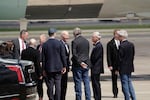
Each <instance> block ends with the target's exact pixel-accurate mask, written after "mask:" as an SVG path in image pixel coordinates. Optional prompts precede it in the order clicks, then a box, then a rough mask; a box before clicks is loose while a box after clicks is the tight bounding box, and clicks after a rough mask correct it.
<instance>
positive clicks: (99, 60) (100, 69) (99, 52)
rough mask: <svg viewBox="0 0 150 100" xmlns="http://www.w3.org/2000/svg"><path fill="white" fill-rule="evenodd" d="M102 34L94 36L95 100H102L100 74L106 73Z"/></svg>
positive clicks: (92, 69) (93, 72)
mask: <svg viewBox="0 0 150 100" xmlns="http://www.w3.org/2000/svg"><path fill="white" fill-rule="evenodd" d="M100 39H101V34H100V33H99V32H94V33H93V35H92V42H93V45H94V48H93V50H92V53H91V58H90V60H91V80H92V88H93V93H94V99H95V100H101V85H100V74H101V73H104V66H103V46H102V44H101V42H100Z"/></svg>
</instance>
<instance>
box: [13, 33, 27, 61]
mask: <svg viewBox="0 0 150 100" xmlns="http://www.w3.org/2000/svg"><path fill="white" fill-rule="evenodd" d="M28 35H29V33H28V31H27V30H22V31H20V36H19V38H17V39H14V40H12V42H13V44H14V48H13V58H14V59H19V58H20V55H21V52H22V50H24V49H26V48H27V43H26V39H27V38H28Z"/></svg>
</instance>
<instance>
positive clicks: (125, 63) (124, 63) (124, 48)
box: [119, 40, 135, 74]
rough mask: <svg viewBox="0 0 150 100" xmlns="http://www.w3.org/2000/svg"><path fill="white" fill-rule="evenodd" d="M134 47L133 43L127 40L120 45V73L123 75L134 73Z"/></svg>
mask: <svg viewBox="0 0 150 100" xmlns="http://www.w3.org/2000/svg"><path fill="white" fill-rule="evenodd" d="M134 54H135V51H134V45H133V43H131V42H129V41H127V40H125V41H123V42H122V43H121V44H120V48H119V59H120V65H119V72H120V73H121V74H131V72H134V64H133V60H134Z"/></svg>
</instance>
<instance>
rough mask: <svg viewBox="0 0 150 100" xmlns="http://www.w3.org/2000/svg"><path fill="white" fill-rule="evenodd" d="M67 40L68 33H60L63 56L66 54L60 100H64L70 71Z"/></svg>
mask: <svg viewBox="0 0 150 100" xmlns="http://www.w3.org/2000/svg"><path fill="white" fill-rule="evenodd" d="M68 39H69V33H68V31H62V32H61V40H60V41H61V42H62V44H63V45H64V48H65V54H66V61H67V66H66V69H67V70H66V73H65V74H63V75H62V79H61V100H66V99H65V97H66V91H67V81H68V72H69V70H70V68H69V67H70V59H69V57H70V49H69V45H68V43H67V40H68Z"/></svg>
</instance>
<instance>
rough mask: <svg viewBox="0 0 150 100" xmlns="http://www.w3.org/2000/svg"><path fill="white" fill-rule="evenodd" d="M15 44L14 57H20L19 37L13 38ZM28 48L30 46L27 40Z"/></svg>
mask: <svg viewBox="0 0 150 100" xmlns="http://www.w3.org/2000/svg"><path fill="white" fill-rule="evenodd" d="M12 42H13V44H14V48H13V58H14V59H19V58H20V44H19V39H14V40H12ZM25 44H26V48H27V47H28V45H27V43H26V41H25Z"/></svg>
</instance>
